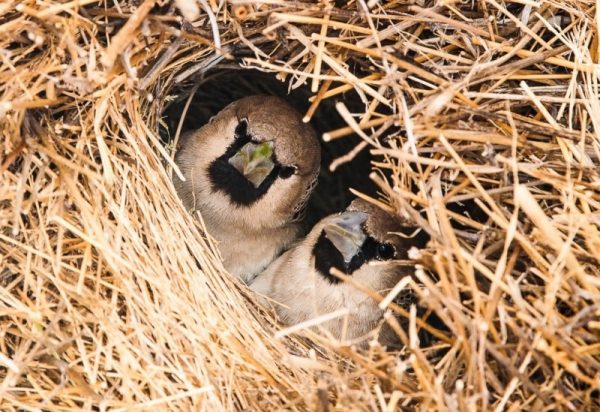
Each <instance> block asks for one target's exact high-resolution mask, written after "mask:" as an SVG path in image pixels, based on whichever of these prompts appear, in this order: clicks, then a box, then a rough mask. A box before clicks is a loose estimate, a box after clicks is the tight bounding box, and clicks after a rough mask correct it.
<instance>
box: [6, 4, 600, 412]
mask: <svg viewBox="0 0 600 412" xmlns="http://www.w3.org/2000/svg"><path fill="white" fill-rule="evenodd" d="M596 7H597V6H596V4H595V3H593V2H585V1H575V0H560V1H534V0H527V1H524V0H518V1H516V0H514V1H513V0H508V1H505V2H499V1H496V0H481V1H476V2H475V1H474V2H437V3H434V2H432V1H428V0H426V1H421V2H419V1H418V0H417V1H416V2H415V3H410V0H407V1H405V2H397V1H388V2H386V1H377V0H370V1H365V0H353V1H349V2H348V3H347V4H346V2H345V1H335V2H333V1H332V2H327V1H324V2H322V3H319V4H316V3H313V2H310V3H309V2H306V3H304V2H298V1H278V0H273V1H264V2H251V1H235V2H234V1H230V2H225V1H221V2H219V1H217V0H201V1H198V2H195V1H194V0H178V1H174V2H172V3H171V2H169V1H168V0H162V1H155V0H143V1H131V0H123V1H103V0H72V1H52V0H48V1H33V0H25V1H20V0H19V1H17V0H4V1H3V2H1V3H0V133H1V137H0V139H1V140H0V142H2V143H1V146H0V148H1V150H0V170H1V176H2V177H1V179H2V180H1V183H0V319H1V323H0V333H1V336H0V405H1V406H2V409H3V410H40V409H43V410H81V409H93V410H113V411H116V410H130V409H139V410H150V409H161V410H162V409H166V408H172V409H176V410H189V409H194V410H196V409H206V410H222V409H230V410H232V409H246V410H279V409H289V410H326V409H327V408H335V409H337V410H386V411H391V410H397V409H407V408H413V409H420V410H430V409H439V410H446V409H449V410H497V411H501V410H521V409H530V410H543V409H545V410H593V409H597V408H599V407H600V403H599V396H600V395H599V390H598V387H599V386H600V339H599V337H600V294H599V290H600V269H599V261H600V230H599V228H598V223H599V222H600V214H599V213H600V192H599V190H598V189H599V187H600V176H599V173H598V166H597V165H598V161H599V157H600V134H599V128H600V124H599V123H598V122H599V119H600V96H599V88H598V87H599V86H598V85H599V82H600V76H599V71H598V59H599V55H600V45H599V44H600V42H599V40H598V39H599V33H598V23H599V22H598V20H597V19H598V13H597V9H596ZM182 15H185V16H186V17H187V18H188V19H190V20H191V21H192V22H189V21H184V20H183V19H182V17H181V16H182ZM240 56H241V57H240ZM240 65H241V66H242V67H253V68H258V69H260V70H264V71H270V72H276V73H279V76H280V77H281V78H283V79H285V81H286V82H287V83H288V84H289V85H290V86H298V85H302V84H304V85H305V86H304V87H308V88H312V91H313V92H314V96H313V97H312V98H311V107H310V109H309V111H308V113H307V114H306V117H307V120H308V118H311V117H312V116H313V115H314V114H315V113H318V112H319V108H320V106H321V105H322V104H323V102H325V101H328V100H330V99H333V100H335V101H339V102H343V101H344V99H345V97H344V96H348V95H349V94H348V93H351V94H353V95H355V96H358V98H359V99H361V100H362V103H363V107H364V113H353V112H351V111H350V110H349V109H348V108H347V105H346V104H344V103H338V105H337V106H336V107H337V109H338V112H339V115H340V116H341V118H343V119H344V120H345V121H346V123H347V126H346V127H343V128H341V129H340V128H336V129H335V130H323V131H322V132H324V133H325V132H326V133H325V135H324V136H323V137H324V140H332V139H347V138H348V136H349V135H351V134H356V135H358V136H360V137H361V141H362V143H359V145H358V146H356V147H355V148H354V149H352V150H350V151H349V153H348V154H347V155H346V156H344V157H343V158H340V159H338V160H336V162H335V163H334V164H332V165H331V166H332V168H335V167H338V166H339V165H340V164H342V163H344V162H349V161H352V159H353V158H354V157H355V156H356V155H357V154H358V153H359V152H360V151H365V150H370V151H371V153H372V156H373V162H374V163H373V174H372V179H373V181H374V182H375V183H376V184H377V185H378V187H379V190H380V196H379V200H374V201H379V202H380V203H381V204H382V206H383V207H386V208H387V209H388V210H393V211H396V212H397V213H400V214H402V215H404V216H408V217H411V218H413V219H415V220H416V221H418V223H419V224H420V225H421V226H422V227H423V229H424V230H426V231H427V232H428V233H429V235H430V236H431V242H430V245H429V247H428V248H427V249H424V250H421V251H415V253H414V254H413V257H416V258H418V259H419V260H420V263H419V265H420V266H417V269H416V271H415V280H411V282H405V283H406V286H411V287H412V288H413V289H414V292H415V293H416V294H417V295H418V296H419V297H420V298H421V305H422V306H423V307H425V308H428V309H429V310H432V311H435V313H436V314H437V316H438V317H439V318H441V319H442V320H443V321H444V323H445V324H446V325H447V328H448V331H446V332H444V331H439V330H436V329H433V328H432V327H430V326H427V325H426V324H424V323H423V322H422V321H421V319H420V316H417V315H418V312H415V311H414V308H413V309H412V310H410V311H403V310H402V309H401V308H399V307H397V306H395V305H394V304H393V303H392V302H389V299H388V300H386V301H384V302H383V304H384V305H385V304H387V303H389V305H388V308H390V310H394V309H395V310H397V311H398V312H399V313H400V317H399V318H396V317H393V316H390V315H389V314H388V315H386V319H387V320H388V322H389V323H390V327H392V329H394V330H396V331H397V332H398V333H399V334H400V335H401V337H402V339H403V340H404V343H405V347H404V348H403V349H402V350H401V351H400V352H397V353H392V352H384V351H382V350H381V348H380V347H379V346H378V345H377V344H372V345H371V346H370V347H369V349H367V350H366V351H362V352H360V351H359V352H357V351H355V350H353V349H352V348H351V347H349V346H347V345H345V344H344V342H340V343H336V342H331V341H329V340H327V339H326V336H324V335H322V334H319V333H316V332H315V331H308V330H307V331H305V332H303V333H302V336H304V337H299V336H298V334H297V333H296V330H295V329H285V330H280V329H279V327H278V326H277V324H276V323H275V322H273V320H272V319H271V318H270V317H269V316H268V315H267V314H264V313H262V312H259V311H257V309H256V308H254V307H253V306H252V305H250V304H248V298H247V296H246V294H245V292H244V291H241V290H240V289H239V288H238V287H236V286H235V285H234V283H233V281H232V280H230V279H229V278H228V277H227V276H224V271H223V269H222V266H221V264H220V262H219V259H218V256H217V255H216V252H215V248H214V245H213V243H212V241H211V240H210V239H209V238H207V236H206V235H205V234H204V231H203V229H202V227H201V224H199V223H194V220H193V219H192V217H190V216H188V215H186V213H185V211H184V210H183V208H182V206H181V205H180V203H179V202H178V200H177V198H176V196H175V194H174V192H173V187H172V185H171V183H170V178H169V175H168V170H169V169H170V168H171V165H172V161H171V159H172V153H171V151H170V148H169V147H165V146H164V145H163V143H162V142H161V140H160V138H159V134H158V130H159V124H160V123H161V121H162V120H161V112H162V111H163V109H164V108H165V107H166V105H167V104H168V103H169V102H170V101H172V100H173V98H174V96H173V95H172V94H173V93H175V91H176V90H181V85H185V84H190V87H191V86H193V84H195V83H196V82H197V81H198V79H200V78H201V77H202V75H203V74H205V73H206V72H207V71H208V70H210V69H218V67H224V66H228V67H233V66H238V67H239V66H240ZM178 88H179V89H178ZM345 92H347V94H346V95H344V93H345ZM398 130H401V131H400V132H399V131H398ZM325 144H327V143H325ZM175 172H177V171H176V170H175ZM349 280H350V281H351V279H349ZM408 283H410V285H409V284H408ZM357 287H360V285H357ZM398 289H399V288H396V290H395V292H399V290H398ZM369 293H372V292H369ZM373 297H374V298H376V299H381V297H380V296H377V295H373ZM334 315H338V316H343V313H337V314H334ZM332 316H333V315H332ZM397 319H400V320H401V322H400V323H399V322H398V321H397ZM402 319H404V320H402ZM400 325H402V326H400ZM421 328H430V329H431V331H432V333H434V334H436V335H437V336H438V338H437V339H433V340H431V342H430V343H429V344H426V343H425V342H419V341H418V339H417V332H418V330H419V329H421ZM296 329H298V328H296ZM278 330H280V332H277V331H278ZM311 341H312V342H313V343H309V342H311Z"/></svg>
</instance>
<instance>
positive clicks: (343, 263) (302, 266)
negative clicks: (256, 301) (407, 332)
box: [251, 199, 420, 339]
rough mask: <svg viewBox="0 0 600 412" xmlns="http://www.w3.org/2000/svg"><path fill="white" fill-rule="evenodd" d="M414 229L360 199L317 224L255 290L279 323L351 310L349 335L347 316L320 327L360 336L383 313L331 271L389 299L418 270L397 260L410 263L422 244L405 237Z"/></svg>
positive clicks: (262, 277)
mask: <svg viewBox="0 0 600 412" xmlns="http://www.w3.org/2000/svg"><path fill="white" fill-rule="evenodd" d="M414 231H415V227H414V225H412V227H407V225H406V222H401V221H400V220H399V219H398V218H397V217H395V216H392V215H390V214H388V213H386V212H384V211H383V210H381V209H379V208H377V207H376V206H374V205H372V204H370V203H368V202H366V201H363V200H360V199H357V200H355V201H354V202H352V204H351V205H350V206H349V207H348V208H347V209H346V211H345V212H343V213H341V214H337V215H331V216H328V217H326V218H324V219H323V220H321V221H320V222H319V223H317V224H316V225H315V227H314V228H313V229H312V230H311V231H310V233H309V234H308V235H307V236H306V238H305V239H304V240H302V241H301V242H299V243H298V244H297V245H295V246H294V247H292V248H291V249H290V250H288V251H287V252H286V253H285V254H283V255H282V256H281V257H279V258H278V259H277V260H276V261H274V262H273V263H272V264H271V265H270V266H269V267H268V268H267V270H265V272H263V273H262V274H260V275H259V276H258V277H257V278H256V280H255V281H254V282H253V283H252V285H251V288H252V289H253V290H254V291H256V292H257V293H259V294H260V295H262V296H264V297H266V298H268V302H267V299H264V303H266V304H270V303H272V304H273V305H274V307H275V310H276V312H277V314H278V316H279V318H280V320H281V321H282V322H283V323H285V324H288V325H290V324H296V323H299V322H303V321H306V320H309V319H313V318H316V317H319V316H321V315H325V314H328V313H331V312H334V311H336V310H339V309H343V308H346V309H348V311H349V315H348V319H347V321H348V323H347V326H346V328H347V329H346V330H345V331H344V327H345V326H344V318H339V319H335V320H332V321H328V322H326V323H324V324H322V325H321V326H324V327H325V328H326V329H328V330H329V331H330V332H331V333H332V334H333V335H334V336H335V337H337V338H344V337H345V338H347V339H355V338H358V337H360V336H362V335H364V334H366V333H368V332H369V331H371V330H373V329H374V328H375V327H376V326H377V325H378V324H379V322H380V321H381V319H382V316H383V312H382V311H381V310H380V309H379V307H378V305H377V303H376V302H375V300H373V299H372V298H371V297H369V296H368V295H367V294H365V293H363V292H361V291H360V290H358V289H357V288H355V287H354V286H352V285H351V284H349V283H345V282H342V281H340V280H339V279H338V278H336V277H335V276H333V275H331V274H330V273H329V268H330V267H331V266H334V267H336V268H337V269H339V270H341V271H342V272H345V273H346V275H349V276H351V277H352V279H353V280H354V281H356V282H358V283H359V284H361V285H363V286H366V287H368V288H370V289H372V290H374V291H377V292H379V293H381V294H382V295H385V294H386V293H387V292H388V291H389V290H390V289H391V288H392V287H393V286H394V285H395V284H396V283H397V282H398V281H400V280H401V279H402V278H403V277H404V276H411V274H412V273H413V271H414V269H413V268H412V267H407V266H402V265H399V264H398V262H397V260H399V259H402V260H404V259H408V255H407V253H408V249H410V247H411V246H414V245H418V242H417V241H416V240H415V239H411V238H408V237H406V235H408V234H410V233H412V232H414ZM400 234H405V236H401V235H400ZM419 246H420V245H419Z"/></svg>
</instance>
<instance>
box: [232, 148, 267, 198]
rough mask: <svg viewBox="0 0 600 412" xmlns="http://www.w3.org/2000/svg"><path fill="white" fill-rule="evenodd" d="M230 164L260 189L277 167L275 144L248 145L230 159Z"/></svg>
mask: <svg viewBox="0 0 600 412" xmlns="http://www.w3.org/2000/svg"><path fill="white" fill-rule="evenodd" d="M229 164H230V165H232V166H233V167H235V168H236V169H237V170H238V171H239V172H240V173H241V174H243V175H244V177H245V178H246V179H248V180H249V181H250V183H252V184H253V185H254V187H255V188H258V187H259V186H260V185H261V183H262V182H263V181H264V180H265V179H266V178H267V176H268V175H269V173H271V171H272V170H273V168H274V167H275V163H274V162H273V142H263V143H258V144H257V143H252V142H250V143H246V144H245V145H244V146H242V148H241V149H240V150H238V152H237V153H236V154H235V155H233V156H232V157H230V158H229Z"/></svg>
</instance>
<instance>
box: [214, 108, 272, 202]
mask: <svg viewBox="0 0 600 412" xmlns="http://www.w3.org/2000/svg"><path fill="white" fill-rule="evenodd" d="M251 141H252V136H250V135H249V134H248V121H247V120H245V119H242V120H241V121H240V122H239V123H238V125H237V126H236V128H235V141H234V142H233V143H232V144H231V146H229V147H228V148H227V150H226V151H225V153H224V154H223V155H222V156H221V157H219V158H217V159H216V160H215V161H213V162H212V163H211V164H210V166H209V167H208V176H209V179H210V183H211V186H212V190H213V191H215V192H216V191H221V192H223V193H225V194H227V195H228V196H229V198H230V199H231V202H232V203H233V204H235V205H237V206H249V205H251V204H253V203H254V202H256V201H258V200H259V199H260V198H261V197H263V196H264V195H265V194H266V193H267V192H268V191H269V189H270V188H271V185H272V184H273V182H275V180H276V179H277V177H278V176H280V173H281V170H282V169H283V168H284V167H283V166H281V165H280V164H279V163H277V161H276V160H274V163H275V167H274V168H273V170H271V173H269V174H268V175H267V177H266V178H265V180H264V181H263V182H262V183H261V184H260V186H258V187H254V185H253V184H252V183H251V182H250V181H249V180H248V179H246V177H244V175H243V174H242V173H240V172H239V171H238V170H237V169H236V168H235V167H233V166H232V165H230V164H229V158H231V157H232V156H234V155H235V154H236V153H237V152H238V151H239V150H240V149H241V148H242V147H243V146H244V145H245V144H246V143H249V142H251Z"/></svg>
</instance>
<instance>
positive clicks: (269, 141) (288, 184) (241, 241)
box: [174, 96, 321, 282]
mask: <svg viewBox="0 0 600 412" xmlns="http://www.w3.org/2000/svg"><path fill="white" fill-rule="evenodd" d="M320 156H321V152H320V146H319V142H318V140H317V138H316V135H315V133H314V131H313V130H312V128H311V127H310V126H309V125H307V124H304V123H303V122H302V119H301V116H300V114H299V113H298V112H296V111H295V110H294V109H293V108H292V107H291V106H290V105H289V104H287V103H286V102H285V101H284V100H282V99H280V98H278V97H273V96H250V97H246V98H243V99H240V100H238V101H236V102H234V103H232V104H230V105H229V106H227V107H226V108H225V109H223V110H222V111H220V112H219V113H218V114H217V115H216V116H214V117H213V118H212V119H211V120H210V121H209V123H208V124H206V125H204V126H203V127H202V128H200V129H198V130H195V131H193V132H191V133H188V134H186V135H185V136H183V137H182V141H181V144H180V145H179V148H178V150H177V154H176V157H175V162H176V163H177V165H178V166H179V168H180V169H181V172H182V173H183V175H184V176H185V178H186V180H185V181H181V180H180V179H179V178H177V177H176V178H174V184H175V188H176V189H177V192H178V194H179V196H180V198H181V199H182V201H183V203H184V205H185V207H186V208H187V209H188V210H190V211H195V210H199V211H200V212H201V214H202V217H203V219H204V221H205V223H206V227H207V229H208V232H209V233H210V234H211V235H212V236H213V237H214V238H215V239H216V240H217V241H218V243H219V250H220V252H221V255H222V257H223V260H224V264H225V267H226V268H227V269H228V270H229V272H230V273H232V274H233V275H235V276H238V277H239V278H241V279H242V280H244V281H246V282H248V281H249V280H250V279H252V278H253V277H254V276H255V275H256V274H257V273H260V272H261V271H262V270H263V269H264V268H265V267H266V266H267V265H268V264H269V263H271V261H272V260H273V259H274V258H275V257H277V256H278V255H279V253H281V251H282V250H284V249H285V248H286V247H287V246H288V245H289V244H290V243H291V242H293V241H294V240H295V239H296V238H297V236H298V235H299V234H300V225H299V223H298V220H299V219H300V215H301V212H302V209H303V207H304V205H305V202H306V201H307V199H308V197H309V195H310V193H311V191H312V188H313V187H314V184H315V182H316V178H317V175H318V172H319V163H320Z"/></svg>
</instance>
